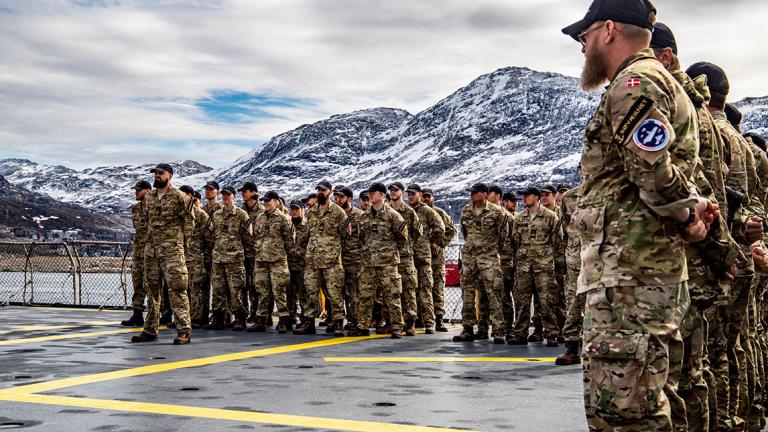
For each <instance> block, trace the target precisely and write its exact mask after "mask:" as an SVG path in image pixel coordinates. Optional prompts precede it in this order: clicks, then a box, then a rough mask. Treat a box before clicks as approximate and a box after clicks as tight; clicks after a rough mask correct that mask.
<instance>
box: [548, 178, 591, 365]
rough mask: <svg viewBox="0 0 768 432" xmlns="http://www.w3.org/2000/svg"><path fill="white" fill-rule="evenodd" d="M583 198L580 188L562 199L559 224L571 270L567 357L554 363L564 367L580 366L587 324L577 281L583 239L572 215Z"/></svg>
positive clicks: (567, 298)
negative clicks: (584, 326)
mask: <svg viewBox="0 0 768 432" xmlns="http://www.w3.org/2000/svg"><path fill="white" fill-rule="evenodd" d="M579 196H580V187H577V188H575V189H571V190H569V191H567V192H565V193H563V196H562V197H561V199H560V224H561V226H562V227H563V229H564V231H565V238H564V239H563V240H564V241H565V244H566V247H565V262H566V264H567V265H568V271H567V273H566V275H565V301H566V306H567V309H566V310H567V312H566V317H565V325H564V326H563V332H562V334H563V338H565V354H563V355H562V356H560V357H558V358H557V360H555V364H557V365H561V366H565V365H572V364H579V363H581V333H582V326H583V324H584V318H583V317H584V299H585V296H584V294H578V295H577V294H576V288H577V280H578V278H579V271H580V270H581V240H580V238H579V233H578V232H577V231H576V227H575V226H574V225H573V219H572V216H573V213H574V212H575V211H576V208H577V204H578V200H579Z"/></svg>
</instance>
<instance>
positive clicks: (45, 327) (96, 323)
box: [11, 321, 120, 331]
mask: <svg viewBox="0 0 768 432" xmlns="http://www.w3.org/2000/svg"><path fill="white" fill-rule="evenodd" d="M118 324H120V322H119V321H85V322H83V323H82V324H64V325H23V326H14V327H11V328H12V329H13V330H19V331H40V330H60V329H70V328H77V327H82V326H107V325H118Z"/></svg>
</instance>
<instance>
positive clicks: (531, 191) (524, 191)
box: [517, 186, 541, 198]
mask: <svg viewBox="0 0 768 432" xmlns="http://www.w3.org/2000/svg"><path fill="white" fill-rule="evenodd" d="M517 193H519V194H520V195H522V196H526V195H536V196H537V197H539V198H541V190H539V188H537V187H536V186H528V187H527V188H525V189H520V190H518V191H517Z"/></svg>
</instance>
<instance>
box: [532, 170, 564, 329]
mask: <svg viewBox="0 0 768 432" xmlns="http://www.w3.org/2000/svg"><path fill="white" fill-rule="evenodd" d="M541 205H542V207H544V208H545V209H547V210H550V211H551V212H552V213H554V214H556V215H557V218H558V219H560V206H559V205H558V204H557V188H556V187H555V186H554V185H551V184H550V185H546V186H544V187H543V188H541ZM557 232H558V233H559V235H560V248H558V249H556V250H555V283H556V284H557V291H556V294H557V307H556V308H555V316H556V317H557V327H558V328H559V329H562V328H563V326H564V325H565V311H566V307H567V305H566V303H567V302H566V299H565V277H566V275H567V274H568V265H567V263H566V262H565V246H566V244H565V241H564V238H565V228H564V227H563V226H562V225H560V226H559V227H558V229H557ZM535 323H536V321H535V320H534V324H535ZM564 340H565V339H564V338H563V337H562V335H561V334H558V336H557V341H558V342H563V341H564Z"/></svg>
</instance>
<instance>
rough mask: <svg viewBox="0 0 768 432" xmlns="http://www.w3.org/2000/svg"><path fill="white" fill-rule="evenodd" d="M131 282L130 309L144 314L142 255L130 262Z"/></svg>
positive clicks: (145, 294)
mask: <svg viewBox="0 0 768 432" xmlns="http://www.w3.org/2000/svg"><path fill="white" fill-rule="evenodd" d="M131 282H132V283H133V296H131V307H132V308H133V310H136V311H140V312H144V298H145V297H146V296H147V289H146V288H145V287H144V255H143V254H137V255H134V256H133V259H132V260H131Z"/></svg>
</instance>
